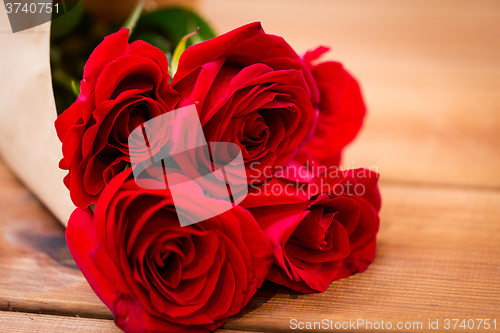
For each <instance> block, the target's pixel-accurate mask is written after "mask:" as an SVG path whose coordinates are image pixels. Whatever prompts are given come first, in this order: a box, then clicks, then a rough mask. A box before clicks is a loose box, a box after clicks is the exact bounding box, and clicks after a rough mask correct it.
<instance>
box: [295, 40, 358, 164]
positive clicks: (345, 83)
mask: <svg viewBox="0 0 500 333" xmlns="http://www.w3.org/2000/svg"><path fill="white" fill-rule="evenodd" d="M327 51H328V48H326V47H319V48H317V49H316V50H314V51H310V52H307V53H306V54H305V56H304V61H305V62H306V63H307V65H308V66H309V68H310V69H311V72H312V74H313V76H314V79H315V80H316V83H317V84H318V88H319V91H320V97H321V98H320V101H321V102H320V114H319V120H318V125H317V127H316V131H315V133H314V136H313V138H312V139H311V140H310V141H309V142H308V143H307V144H306V145H305V146H304V147H303V148H302V149H301V150H300V151H299V153H298V154H297V156H296V158H295V161H297V162H298V163H300V164H306V163H308V164H309V165H312V164H314V165H316V166H318V165H321V166H326V167H333V166H338V165H339V164H340V158H341V152H342V149H343V148H344V147H345V146H346V145H347V144H348V143H349V142H351V141H352V140H353V139H354V138H355V137H356V134H357V133H358V131H359V129H360V128H361V125H362V124H363V118H364V116H365V113H366V108H365V104H364V102H363V96H362V95H361V90H360V88H359V84H358V82H357V81H356V79H354V78H353V77H352V76H351V74H349V72H347V71H346V70H345V69H344V67H343V66H342V64H340V63H338V62H333V61H327V62H323V63H319V64H317V65H315V64H314V61H315V60H317V59H318V58H319V57H320V56H321V55H322V54H323V53H325V52H327Z"/></svg>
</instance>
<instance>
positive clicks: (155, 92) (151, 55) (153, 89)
mask: <svg viewBox="0 0 500 333" xmlns="http://www.w3.org/2000/svg"><path fill="white" fill-rule="evenodd" d="M128 36H129V31H128V30H127V29H122V30H120V31H119V32H117V33H114V34H112V35H109V36H108V37H106V38H105V39H104V41H103V42H102V43H101V44H100V45H99V46H97V48H96V49H95V50H94V52H93V53H92V54H91V56H90V58H89V59H88V61H87V63H86V65H85V68H84V74H83V80H82V81H81V92H80V95H79V96H78V99H77V100H76V101H75V103H73V104H72V105H71V106H70V107H69V108H68V109H67V110H66V111H64V112H63V113H62V114H61V115H60V116H59V117H58V118H57V119H56V122H55V126H56V130H57V135H58V137H59V139H60V140H61V142H62V150H63V158H62V159H61V162H60V167H61V168H62V169H64V170H69V172H68V174H67V175H66V177H65V178H64V183H65V185H66V186H67V187H68V189H69V190H70V195H71V199H72V200H73V202H74V203H75V205H76V206H77V207H81V208H86V207H88V205H89V204H90V203H95V202H96V200H97V198H98V197H99V194H100V192H101V191H102V189H103V188H104V186H105V185H106V184H107V183H108V182H109V181H110V180H111V179H112V178H113V177H114V176H115V175H117V174H118V173H120V172H121V171H123V170H124V169H125V168H126V166H127V164H128V163H130V154H136V156H139V157H138V158H137V159H136V160H139V161H140V160H141V159H147V158H149V156H150V155H149V153H152V154H155V153H156V152H157V151H159V149H160V148H161V147H162V146H163V145H164V143H165V142H166V141H168V138H169V137H168V133H169V130H168V129H169V128H170V126H171V124H170V123H168V122H162V121H158V122H155V123H154V124H155V125H156V128H152V129H145V130H146V131H147V132H148V133H154V135H153V136H150V137H149V139H150V142H149V145H150V147H146V146H142V147H141V146H139V147H129V142H128V136H129V134H130V132H131V131H133V130H134V129H135V128H136V127H137V126H140V125H141V124H142V123H144V122H145V121H147V120H149V119H152V118H154V117H157V116H159V115H162V114H164V113H166V112H168V111H170V110H173V109H174V107H175V105H176V103H177V101H178V94H177V93H176V92H175V91H174V90H173V89H172V87H171V86H170V84H169V79H170V76H169V74H168V63H167V58H166V56H165V54H164V53H163V52H162V51H161V50H160V49H158V48H156V47H153V46H151V45H150V44H147V43H145V42H143V41H136V42H133V43H131V44H129V43H128ZM131 149H132V150H131Z"/></svg>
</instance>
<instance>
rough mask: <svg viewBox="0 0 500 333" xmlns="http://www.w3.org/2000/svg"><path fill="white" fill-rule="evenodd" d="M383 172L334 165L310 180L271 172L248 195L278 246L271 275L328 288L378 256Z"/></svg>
mask: <svg viewBox="0 0 500 333" xmlns="http://www.w3.org/2000/svg"><path fill="white" fill-rule="evenodd" d="M377 180H378V174H376V173H374V172H370V171H369V170H366V169H356V170H351V171H348V172H341V171H338V169H336V168H333V169H330V170H329V171H328V172H327V173H326V174H324V175H322V176H320V177H314V178H312V179H311V180H310V181H309V182H297V181H295V180H288V179H283V178H272V179H271V180H270V181H268V182H267V183H266V184H264V185H263V186H261V187H258V188H254V189H253V191H252V193H250V194H249V195H248V197H247V198H246V199H245V200H244V201H243V203H242V205H243V206H244V207H245V208H247V209H248V210H249V211H250V212H251V213H252V214H253V215H254V217H255V218H256V219H257V222H258V223H259V224H260V226H261V227H262V229H263V230H264V232H265V233H266V235H267V236H268V237H269V239H270V241H271V244H272V245H273V248H274V264H273V265H272V266H271V268H270V271H269V275H268V276H267V279H269V280H271V281H273V282H275V283H279V284H282V285H284V286H287V287H289V288H292V289H294V290H296V291H299V292H305V293H313V292H316V291H324V290H326V289H327V288H328V286H329V284H330V283H331V282H332V281H333V280H336V279H340V278H344V277H347V276H350V275H352V274H354V273H355V272H363V271H365V270H366V268H367V267H368V265H369V264H370V263H371V262H372V261H373V259H374V257H375V248H376V234H377V231H378V226H379V217H378V212H379V210H380V202H381V201H380V194H379V192H378V187H377Z"/></svg>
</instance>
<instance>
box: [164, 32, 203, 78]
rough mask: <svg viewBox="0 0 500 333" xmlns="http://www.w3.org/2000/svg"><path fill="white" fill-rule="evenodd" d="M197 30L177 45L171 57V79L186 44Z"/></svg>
mask: <svg viewBox="0 0 500 333" xmlns="http://www.w3.org/2000/svg"><path fill="white" fill-rule="evenodd" d="M198 30H199V28H198V29H197V30H196V31H193V32H191V33H189V34H187V35H185V36H184V37H182V38H181V40H180V41H179V44H177V46H176V48H175V50H174V54H173V55H172V65H171V70H170V76H171V77H172V78H173V77H174V75H175V73H176V72H177V67H178V66H179V59H180V58H181V54H182V52H184V50H185V49H186V43H187V41H188V39H189V38H190V37H193V36H194V35H196V34H197V33H198Z"/></svg>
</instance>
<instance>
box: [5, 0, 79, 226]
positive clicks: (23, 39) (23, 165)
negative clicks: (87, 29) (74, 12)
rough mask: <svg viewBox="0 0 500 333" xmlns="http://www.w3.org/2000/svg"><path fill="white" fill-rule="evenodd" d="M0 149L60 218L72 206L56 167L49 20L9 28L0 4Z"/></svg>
mask: <svg viewBox="0 0 500 333" xmlns="http://www.w3.org/2000/svg"><path fill="white" fill-rule="evenodd" d="M0 7H1V8H0V45H1V51H0V80H1V83H0V84H1V88H0V155H1V158H2V160H3V162H4V163H6V164H7V165H8V166H9V168H10V169H11V170H12V171H13V172H14V173H15V174H16V175H17V176H18V177H19V179H20V180H21V181H22V182H23V183H24V184H25V185H26V186H27V187H28V188H29V189H30V190H31V191H32V192H33V193H34V194H35V195H36V196H37V197H38V199H39V200H40V201H41V202H42V203H43V204H44V205H45V206H46V207H47V208H48V209H49V210H50V211H51V212H52V213H53V214H54V215H55V216H56V217H57V218H58V219H59V221H61V223H63V224H64V225H66V224H67V221H68V218H69V215H70V214H71V212H72V211H73V210H74V208H75V206H74V205H73V203H72V202H71V200H70V196H69V191H68V189H67V188H66V187H65V186H64V184H63V182H62V179H63V177H64V175H65V174H66V171H63V170H60V169H59V167H58V163H59V160H60V159H61V157H62V152H61V143H60V142H59V140H58V139H57V136H56V131H55V128H54V121H55V119H56V116H57V113H56V107H55V103H54V97H53V93H52V81H51V76H50V62H49V46H50V43H49V38H50V22H49V23H45V24H43V25H40V26H37V27H34V28H31V29H28V30H25V31H22V32H18V33H12V30H11V27H10V24H9V19H8V17H7V12H6V9H5V6H0Z"/></svg>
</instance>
